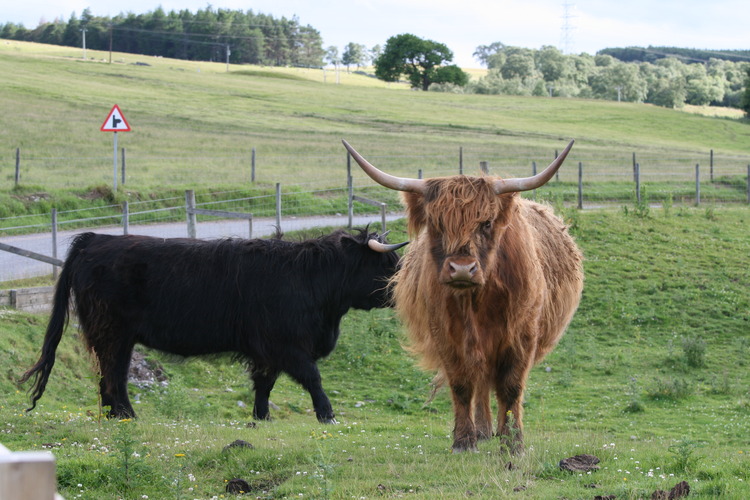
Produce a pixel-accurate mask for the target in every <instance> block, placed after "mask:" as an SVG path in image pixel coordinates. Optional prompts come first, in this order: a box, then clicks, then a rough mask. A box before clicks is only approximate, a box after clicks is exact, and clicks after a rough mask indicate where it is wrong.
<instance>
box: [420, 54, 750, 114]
mask: <svg viewBox="0 0 750 500" xmlns="http://www.w3.org/2000/svg"><path fill="white" fill-rule="evenodd" d="M603 52H604V51H602V52H600V53H598V54H597V55H594V56H592V55H589V54H585V53H584V54H577V55H566V54H563V53H562V52H561V51H560V50H558V49H557V48H555V47H552V46H545V47H542V48H541V49H539V50H533V49H526V48H521V47H514V46H507V45H504V44H502V43H500V42H495V43H493V44H490V45H482V46H479V47H477V49H476V51H475V52H474V56H475V57H476V58H477V60H479V61H481V62H482V63H483V64H484V65H486V66H487V68H488V70H489V71H488V73H487V75H486V76H484V77H482V78H479V79H478V80H472V81H471V82H469V84H468V85H467V86H466V87H465V88H463V89H461V90H460V91H463V92H470V93H477V94H510V95H536V96H550V97H558V96H559V97H582V98H594V99H609V100H620V101H630V102H646V103H651V104H655V105H658V106H665V107H670V108H675V107H681V106H683V105H685V104H695V105H699V106H700V105H712V106H727V107H733V108H742V109H745V108H744V107H743V103H744V100H743V99H745V97H744V94H745V93H746V92H747V88H748V87H750V85H748V81H750V60H747V61H737V62H735V61H729V60H725V59H718V58H710V59H709V60H708V61H707V62H705V63H697V62H693V63H686V62H683V61H682V60H680V59H678V58H677V57H674V56H669V57H662V58H659V59H655V60H654V61H653V62H644V61H635V62H624V61H621V60H619V59H616V58H615V57H613V56H612V55H610V54H606V53H603ZM432 90H445V91H456V90H457V89H456V88H455V87H452V86H450V85H444V86H443V88H441V87H436V88H434V89H432Z"/></svg>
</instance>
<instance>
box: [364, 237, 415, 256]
mask: <svg viewBox="0 0 750 500" xmlns="http://www.w3.org/2000/svg"><path fill="white" fill-rule="evenodd" d="M408 244H409V242H408V241H404V242H403V243H392V244H388V243H380V242H379V241H378V240H372V239H371V240H370V241H368V242H367V246H368V247H370V249H371V250H374V251H376V252H379V253H387V252H393V251H394V250H398V249H399V248H401V247H404V246H406V245H408Z"/></svg>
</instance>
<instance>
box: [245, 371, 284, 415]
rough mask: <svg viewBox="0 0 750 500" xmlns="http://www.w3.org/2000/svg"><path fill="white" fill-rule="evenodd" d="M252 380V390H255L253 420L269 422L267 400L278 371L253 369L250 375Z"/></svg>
mask: <svg viewBox="0 0 750 500" xmlns="http://www.w3.org/2000/svg"><path fill="white" fill-rule="evenodd" d="M251 377H252V379H253V388H254V389H255V403H254V404H253V418H254V419H257V420H270V419H271V415H270V413H269V411H268V398H269V397H270V395H271V390H272V389H273V386H274V384H276V379H278V378H279V370H276V369H271V368H266V369H258V368H255V367H253V372H252V375H251Z"/></svg>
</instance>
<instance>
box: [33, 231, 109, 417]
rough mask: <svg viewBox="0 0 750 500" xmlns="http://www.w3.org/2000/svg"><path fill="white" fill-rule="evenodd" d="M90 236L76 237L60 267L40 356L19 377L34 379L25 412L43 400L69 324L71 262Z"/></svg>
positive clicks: (89, 234) (71, 278) (91, 234)
mask: <svg viewBox="0 0 750 500" xmlns="http://www.w3.org/2000/svg"><path fill="white" fill-rule="evenodd" d="M93 236H94V234H93V233H84V234H81V235H79V236H78V237H76V239H75V240H74V241H73V244H72V245H71V250H70V253H69V254H68V258H67V259H66V260H65V264H64V265H63V269H62V272H61V273H60V277H59V279H58V281H57V288H56V289H55V297H54V301H53V304H52V313H51V315H50V321H49V324H48V325H47V331H46V333H45V335H44V344H43V345H42V354H41V356H40V357H39V360H38V361H37V362H36V364H34V366H32V367H31V368H30V369H29V370H28V371H27V372H26V373H24V374H23V376H22V377H21V378H20V382H21V383H23V382H26V381H27V380H29V379H30V378H32V377H33V378H34V384H33V386H32V387H31V388H30V393H31V407H30V408H27V410H26V411H31V410H33V409H34V408H35V407H36V402H37V401H38V400H39V398H41V397H42V394H44V390H45V389H46V388H47V381H48V380H49V376H50V373H51V372H52V367H53V366H54V365H55V352H56V351H57V346H58V345H59V344H60V339H62V335H63V332H64V331H65V327H66V326H67V325H68V319H69V307H70V306H69V304H70V298H71V295H72V293H71V287H72V284H73V282H72V280H73V261H74V260H75V259H76V257H77V256H78V253H79V252H80V250H81V249H82V248H84V247H85V246H86V245H87V244H88V241H89V239H90V238H91V237H93Z"/></svg>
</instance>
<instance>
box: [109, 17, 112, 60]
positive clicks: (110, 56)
mask: <svg viewBox="0 0 750 500" xmlns="http://www.w3.org/2000/svg"><path fill="white" fill-rule="evenodd" d="M109 64H112V23H109Z"/></svg>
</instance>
